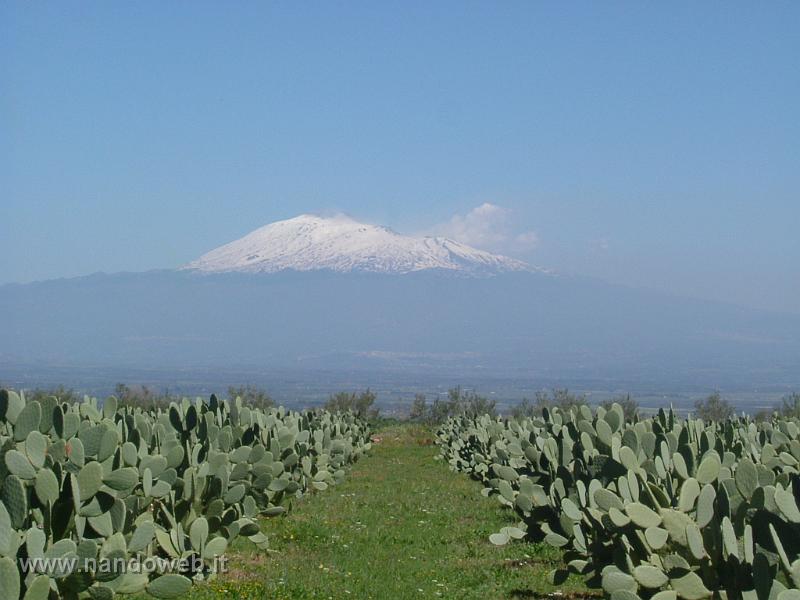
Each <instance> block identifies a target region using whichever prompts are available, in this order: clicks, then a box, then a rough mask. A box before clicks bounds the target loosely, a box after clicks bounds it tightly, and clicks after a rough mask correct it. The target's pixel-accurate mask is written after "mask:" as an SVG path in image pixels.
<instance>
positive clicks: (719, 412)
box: [409, 387, 800, 425]
mask: <svg viewBox="0 0 800 600" xmlns="http://www.w3.org/2000/svg"><path fill="white" fill-rule="evenodd" d="M614 403H616V404H619V405H620V406H621V407H622V412H623V414H624V416H625V420H626V421H631V422H635V421H636V420H638V419H639V418H640V415H639V413H640V407H639V403H638V401H637V400H636V399H635V398H634V397H633V396H631V395H630V394H623V395H620V396H617V397H614V398H610V399H608V400H604V401H602V402H601V403H600V406H602V407H603V408H605V409H606V410H608V409H610V408H611V406H612V405H613V404H614ZM584 404H589V401H588V399H587V397H586V395H585V394H577V393H574V392H570V391H569V390H568V389H566V388H556V389H553V390H552V391H539V392H536V394H535V396H534V398H533V400H531V399H529V398H524V399H523V400H522V401H521V402H520V403H518V404H516V405H515V406H513V407H512V408H511V411H510V415H511V416H512V417H513V418H515V419H522V418H526V417H527V418H531V417H540V416H541V415H542V412H543V411H544V410H545V409H552V408H558V409H559V410H561V411H570V410H572V409H573V408H576V407H579V406H581V405H584ZM773 413H777V414H780V415H781V416H784V417H797V418H800V393H798V392H794V393H791V394H789V395H787V396H785V397H784V398H783V399H782V401H781V404H780V406H777V407H775V409H774V410H773V411H761V412H759V413H757V414H756V415H754V417H755V418H756V419H757V420H763V419H768V418H770V417H771V416H772V414H773ZM484 414H488V415H489V416H491V417H496V416H497V410H496V403H495V401H494V400H489V399H488V398H486V397H484V396H480V395H478V394H477V393H476V392H474V391H469V392H465V391H464V390H462V388H460V387H456V388H453V389H451V390H450V391H449V392H448V394H447V397H446V398H444V399H441V398H436V399H435V400H434V401H433V403H428V402H427V399H426V397H425V396H424V395H423V394H417V395H416V396H415V397H414V401H413V402H412V404H411V408H410V411H409V419H410V420H411V421H413V422H417V423H423V424H427V425H438V424H440V423H443V422H445V421H446V420H447V419H449V418H450V417H457V416H468V417H473V416H477V415H484ZM735 414H736V409H735V407H734V406H733V405H732V404H731V403H730V402H729V401H728V400H726V399H725V398H723V397H722V395H721V394H720V393H719V392H714V393H713V394H710V395H709V396H707V397H705V398H703V399H701V400H697V401H696V402H695V403H694V411H693V415H694V416H695V417H697V418H699V419H702V420H704V421H723V420H725V419H729V418H732V417H733V416H734V415H735Z"/></svg>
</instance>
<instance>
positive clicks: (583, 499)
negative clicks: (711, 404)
mask: <svg viewBox="0 0 800 600" xmlns="http://www.w3.org/2000/svg"><path fill="white" fill-rule="evenodd" d="M437 441H438V444H439V446H440V451H441V456H442V457H443V458H444V459H445V460H447V461H448V462H449V464H450V466H451V468H452V469H454V470H457V471H461V472H465V473H468V474H469V475H471V476H472V477H474V478H475V479H477V480H479V481H481V482H482V483H483V484H484V486H485V487H484V494H485V495H490V496H496V497H497V499H498V500H499V501H500V503H501V504H503V505H505V506H507V507H509V508H510V509H512V510H513V511H515V513H516V517H518V519H519V522H518V524H517V526H515V527H506V528H504V529H503V530H502V531H500V532H498V533H495V534H493V535H492V536H491V537H490V541H491V542H492V543H495V544H505V543H508V542H509V541H511V540H512V539H515V538H527V539H529V540H537V541H541V540H543V541H544V542H546V543H548V544H550V545H553V546H555V547H558V548H561V549H562V551H563V553H564V564H565V568H563V569H557V570H556V571H554V572H553V573H552V574H551V576H552V577H553V579H554V581H555V582H559V581H563V579H564V578H566V577H567V576H568V575H569V573H570V572H571V573H577V574H580V575H581V576H583V577H584V578H585V581H586V583H587V585H589V586H590V587H592V588H599V589H602V590H603V591H604V593H605V594H606V595H607V596H608V597H610V598H612V599H613V600H636V599H637V598H644V599H647V598H652V599H654V600H675V599H676V598H684V599H686V600H699V599H701V598H710V597H714V598H731V599H732V598H743V599H745V600H798V599H800V502H798V498H800V481H798V473H799V472H800V422H798V420H797V419H794V418H777V417H773V419H772V420H771V421H765V422H759V423H756V422H755V421H753V420H752V419H751V418H749V417H740V418H736V419H729V420H726V421H723V422H704V421H702V420H699V419H692V418H685V419H680V418H678V417H677V416H676V415H675V413H674V412H673V411H672V410H671V409H670V410H669V411H664V410H663V409H662V410H660V411H659V412H658V414H657V415H655V416H653V417H652V418H649V419H643V420H637V421H635V422H626V421H625V419H624V417H623V412H622V408H621V407H620V406H619V405H618V404H615V405H613V406H612V407H611V408H610V409H609V410H605V409H603V408H597V409H596V410H594V411H593V410H592V409H591V408H590V407H588V406H581V407H579V408H574V409H572V410H570V411H560V410H559V409H557V408H555V409H550V410H548V409H545V410H544V411H543V413H542V416H541V418H525V419H520V420H514V419H505V420H504V419H502V418H499V417H498V418H492V417H489V416H480V417H476V418H466V417H460V418H455V419H451V420H450V421H448V422H447V423H446V424H444V425H443V426H442V427H441V429H440V430H439V431H438V433H437Z"/></svg>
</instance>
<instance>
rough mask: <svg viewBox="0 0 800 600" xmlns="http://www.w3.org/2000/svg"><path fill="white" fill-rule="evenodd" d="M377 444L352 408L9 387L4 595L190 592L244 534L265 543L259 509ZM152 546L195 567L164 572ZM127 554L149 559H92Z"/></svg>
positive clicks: (277, 505) (0, 542)
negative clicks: (140, 401) (165, 400)
mask: <svg viewBox="0 0 800 600" xmlns="http://www.w3.org/2000/svg"><path fill="white" fill-rule="evenodd" d="M369 448H370V442H369V429H368V426H367V424H366V423H365V422H363V421H362V420H360V419H358V418H356V417H355V416H353V415H352V414H349V413H344V414H331V413H329V412H325V411H304V412H292V411H287V410H285V409H283V408H277V409H275V408H273V409H269V410H260V409H253V408H250V407H247V406H243V404H242V402H241V399H238V398H237V399H232V400H219V399H217V397H216V396H213V395H212V396H211V398H210V400H209V401H203V400H201V399H197V400H194V401H191V400H189V399H184V400H182V401H180V402H173V403H172V404H171V405H170V406H169V408H166V409H161V408H154V409H152V410H148V411H145V410H142V409H141V408H130V407H118V406H117V400H116V399H115V398H114V397H111V398H108V399H107V400H106V401H105V402H104V403H102V405H100V404H99V403H98V401H97V400H96V399H90V398H86V399H84V401H83V402H81V403H76V404H72V405H69V404H66V403H61V402H59V400H58V399H57V398H54V397H51V398H47V399H45V400H43V401H33V402H26V400H25V396H24V394H23V393H16V392H14V391H8V390H0V590H3V591H2V594H0V595H2V597H3V598H8V599H12V600H16V599H18V598H24V600H45V599H47V598H62V597H63V598H95V599H102V600H105V599H110V598H113V597H114V596H115V595H117V594H137V593H141V592H144V591H146V592H148V593H149V594H151V595H152V596H155V597H158V598H174V597H177V596H180V595H181V594H183V593H185V592H186V591H187V590H188V589H189V588H190V587H191V584H192V580H195V581H199V580H203V579H206V578H209V577H213V576H214V575H215V573H216V570H217V568H218V564H219V561H218V560H217V559H218V557H220V556H221V555H223V553H225V551H226V549H227V547H228V545H229V544H230V543H231V542H232V541H233V540H234V539H235V538H237V537H245V538H248V539H249V540H250V541H252V542H253V543H254V544H256V545H257V546H258V547H260V548H266V547H267V543H268V540H267V537H266V536H265V535H264V534H263V533H262V532H261V531H260V529H259V524H258V518H259V517H260V516H274V515H278V514H281V513H282V512H284V511H285V503H286V501H287V500H288V499H290V498H293V497H298V496H300V495H302V494H303V493H304V492H306V491H308V490H324V489H325V488H327V487H328V486H329V485H333V484H336V483H338V482H339V481H341V480H342V478H343V477H344V476H345V471H344V469H345V468H346V466H347V465H348V464H349V463H351V462H353V461H355V460H357V458H358V457H359V456H360V455H361V454H362V453H363V452H365V451H366V450H368V449H369ZM147 558H151V559H155V558H160V559H174V560H180V559H184V562H182V563H180V564H184V565H186V567H185V569H184V570H183V571H182V572H173V573H163V572H160V571H159V570H158V569H156V568H155V566H156V565H157V563H156V562H154V561H150V562H149V563H148V561H147V560H145V559H147ZM24 559H63V562H62V563H61V564H70V563H69V561H70V560H71V559H78V562H77V563H76V564H77V565H78V568H76V569H73V570H71V571H70V572H60V573H59V572H52V569H51V570H50V571H49V572H44V569H39V570H38V571H37V570H36V569H28V570H26V569H23V567H22V564H23V560H24ZM99 559H106V560H105V562H103V561H102V560H99ZM112 559H125V560H124V561H123V560H112ZM130 559H139V561H140V564H144V565H148V564H150V565H153V569H152V570H151V571H150V572H147V571H144V572H142V571H141V570H139V572H133V571H126V570H125V569H124V568H120V569H118V570H114V569H110V570H109V569H106V570H102V571H101V570H97V571H92V570H91V569H90V568H88V567H86V568H83V567H82V565H92V564H94V565H97V564H107V565H121V564H124V563H125V561H127V560H130ZM27 564H32V563H30V562H28V563H27ZM39 564H40V565H42V564H45V563H39ZM51 564H52V563H51Z"/></svg>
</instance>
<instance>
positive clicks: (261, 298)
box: [0, 271, 800, 390]
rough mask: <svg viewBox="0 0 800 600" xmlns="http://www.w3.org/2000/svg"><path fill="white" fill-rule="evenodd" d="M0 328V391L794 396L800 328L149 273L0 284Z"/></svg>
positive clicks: (606, 307) (727, 312) (332, 282)
mask: <svg viewBox="0 0 800 600" xmlns="http://www.w3.org/2000/svg"><path fill="white" fill-rule="evenodd" d="M0 332H2V342H0V379H3V378H4V375H3V368H4V366H5V365H9V364H12V363H16V364H20V363H28V364H32V363H40V364H41V363H44V364H52V365H94V366H100V365H105V366H108V367H122V366H125V367H126V368H129V369H139V368H141V369H148V368H162V369H163V368H167V367H169V368H172V369H175V372H176V373H179V372H180V369H183V368H184V367H191V366H203V367H206V368H207V371H208V373H209V374H213V373H214V372H216V371H217V370H218V369H222V368H241V367H245V366H248V367H252V368H254V369H259V370H262V371H265V372H266V371H269V370H271V369H276V368H295V369H301V370H305V369H311V370H313V369H321V370H326V369H327V370H332V371H336V372H341V373H346V372H353V371H355V370H360V371H363V372H371V373H376V372H379V371H385V370H387V369H388V370H391V372H395V373H398V374H402V376H403V377H412V376H414V374H419V373H437V374H442V375H444V374H446V373H451V374H453V375H452V381H454V382H457V381H463V380H464V379H463V377H464V374H468V375H470V376H473V375H478V374H481V373H482V374H484V375H485V376H490V377H496V378H517V377H525V378H529V379H530V378H532V379H536V380H542V379H547V380H558V381H563V382H569V381H576V380H579V379H580V380H586V379H593V380H596V381H602V382H606V384H607V385H608V386H609V389H618V388H626V387H627V388H628V389H629V388H630V386H628V384H626V383H624V382H634V381H639V382H645V383H647V384H648V385H653V386H655V385H656V384H657V382H658V385H659V386H666V385H670V386H673V387H674V386H679V385H684V384H686V385H690V384H691V385H692V386H694V388H695V389H697V388H701V389H709V390H713V389H715V388H718V387H727V386H729V385H733V384H734V383H735V384H738V385H742V386H745V387H757V386H767V385H773V386H774V385H787V386H790V385H791V386H797V385H800V380H799V379H798V377H799V376H798V374H800V317H797V316H793V315H780V314H772V313H764V312H761V311H754V310H749V309H743V308H738V307H734V306H730V305H726V304H720V303H713V302H701V301H696V300H687V299H685V298H676V297H673V296H668V295H664V294H661V293H657V292H647V291H642V290H632V289H630V288H625V287H621V286H615V285H608V284H603V283H600V282H594V281H589V280H582V279H573V278H568V277H563V276H553V275H544V274H540V273H528V272H515V273H505V274H499V275H497V276H494V277H447V276H443V275H442V271H420V272H415V273H409V274H407V275H404V276H397V275H382V274H374V273H344V274H342V273H334V272H331V271H309V272H295V271H285V272H282V273H276V274H273V275H269V276H264V275H261V274H247V273H225V274H204V275H198V274H197V273H194V272H191V271H179V272H176V271H161V272H150V273H136V274H116V275H94V276H89V277H82V278H76V279H65V280H54V281H47V282H41V283H35V284H27V285H5V286H0ZM176 377H178V375H176ZM34 385H37V384H35V383H34ZM598 385H599V384H598ZM536 389H538V388H536ZM786 389H793V388H792V387H788V388H786Z"/></svg>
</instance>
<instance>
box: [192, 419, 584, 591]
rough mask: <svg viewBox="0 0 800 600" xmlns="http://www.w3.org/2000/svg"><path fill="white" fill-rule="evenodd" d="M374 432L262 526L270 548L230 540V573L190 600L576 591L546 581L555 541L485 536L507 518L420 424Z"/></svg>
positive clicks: (555, 559) (573, 584)
mask: <svg viewBox="0 0 800 600" xmlns="http://www.w3.org/2000/svg"><path fill="white" fill-rule="evenodd" d="M378 435H379V437H380V438H381V439H382V441H381V442H380V443H378V444H375V445H374V447H373V450H372V451H371V452H370V456H368V457H366V458H364V459H362V460H361V461H359V462H358V463H357V464H356V465H355V467H354V468H353V469H352V471H351V472H350V473H349V474H348V477H347V480H346V481H345V482H344V483H343V484H341V485H339V486H336V487H334V488H329V489H328V490H326V491H325V492H322V493H318V494H315V495H313V496H311V497H306V498H304V499H302V500H299V501H295V503H294V506H293V507H292V510H291V511H290V512H289V514H288V515H287V516H285V517H279V518H273V519H268V520H266V521H265V522H264V527H265V530H266V531H265V532H266V533H267V535H269V536H270V545H271V547H272V550H273V551H271V552H270V553H263V552H258V551H257V550H255V548H253V547H252V546H251V547H249V548H248V547H247V545H246V544H245V543H241V544H238V545H236V546H234V548H233V549H232V551H231V552H230V563H229V566H230V572H229V573H228V574H227V575H226V576H224V577H222V578H220V579H218V580H217V581H215V582H212V583H211V584H210V585H207V586H199V587H197V588H196V589H195V590H194V591H193V592H192V594H191V598H194V599H196V600H209V599H211V598H220V597H223V596H227V595H234V594H235V596H236V597H238V598H240V599H244V600H246V599H255V598H259V599H261V598H276V599H281V598H334V599H339V598H358V599H362V598H365V599H366V598H376V599H384V598H386V599H402V598H476V599H477V598H480V599H486V598H538V597H543V596H547V595H548V594H549V593H551V592H554V591H560V592H562V593H563V594H564V596H567V597H569V596H571V595H572V596H579V597H583V595H584V593H585V592H586V590H585V588H584V587H583V586H582V585H581V584H580V582H579V581H577V580H574V579H570V580H568V581H567V582H566V583H565V584H563V585H562V586H559V587H558V588H556V587H553V586H552V585H550V584H549V583H548V582H547V574H548V572H549V571H550V570H552V569H553V568H554V567H555V566H557V565H559V564H560V559H559V554H558V552H557V551H555V550H554V549H550V548H549V547H547V546H544V545H540V544H525V543H520V542H517V543H512V544H510V545H508V546H505V547H496V546H493V545H492V544H490V543H489V541H488V537H489V534H491V533H494V532H496V531H498V530H499V529H500V528H501V527H503V526H506V525H509V524H510V523H511V521H510V519H511V518H512V514H511V513H510V511H508V510H507V509H504V508H503V507H501V506H500V505H499V503H498V502H497V501H496V499H494V498H484V497H483V496H481V495H480V486H479V484H478V483H476V482H475V481H472V480H470V479H469V478H468V477H465V476H464V475H461V474H457V473H454V472H451V471H450V470H449V469H448V468H447V465H446V464H444V463H443V462H442V461H436V460H434V457H435V456H436V454H437V451H436V448H435V447H434V446H432V445H430V442H431V440H430V437H429V435H428V434H427V433H426V432H425V431H424V430H421V429H418V428H413V427H409V426H393V427H391V428H389V429H386V430H384V431H382V432H381V433H379V434H378Z"/></svg>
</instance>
